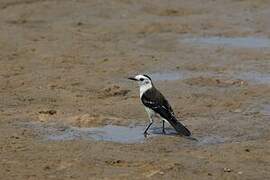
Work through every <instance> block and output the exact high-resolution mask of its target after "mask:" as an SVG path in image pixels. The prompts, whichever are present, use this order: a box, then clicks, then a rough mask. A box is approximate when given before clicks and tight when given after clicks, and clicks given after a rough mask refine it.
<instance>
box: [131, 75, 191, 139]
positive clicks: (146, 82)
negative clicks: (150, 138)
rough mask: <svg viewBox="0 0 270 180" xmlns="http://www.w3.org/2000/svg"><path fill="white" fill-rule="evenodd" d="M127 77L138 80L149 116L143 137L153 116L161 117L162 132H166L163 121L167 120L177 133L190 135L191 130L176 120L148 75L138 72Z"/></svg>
mask: <svg viewBox="0 0 270 180" xmlns="http://www.w3.org/2000/svg"><path fill="white" fill-rule="evenodd" d="M128 79H129V80H133V81H136V82H138V84H139V87H140V99H141V101H142V104H143V105H144V107H145V110H146V112H147V114H148V116H149V120H150V123H149V124H148V126H147V127H146V129H145V131H144V136H145V137H146V136H147V135H149V134H148V132H147V131H148V129H149V128H150V126H151V125H152V124H153V118H154V117H160V118H161V119H162V132H163V134H166V132H165V122H167V123H168V124H170V125H171V126H172V127H173V128H174V129H175V130H176V132H178V133H179V134H181V135H184V136H191V132H190V131H189V130H188V129H187V128H186V127H185V126H184V125H183V124H181V123H180V122H179V121H178V120H177V118H176V117H175V114H174V112H173V109H172V107H171V105H170V104H169V102H168V101H167V100H166V98H165V97H164V96H163V95H162V94H161V92H160V91H159V90H158V89H157V88H156V87H155V86H154V84H153V81H152V79H151V78H150V77H149V76H148V75H145V74H139V75H136V76H135V77H129V78H128Z"/></svg>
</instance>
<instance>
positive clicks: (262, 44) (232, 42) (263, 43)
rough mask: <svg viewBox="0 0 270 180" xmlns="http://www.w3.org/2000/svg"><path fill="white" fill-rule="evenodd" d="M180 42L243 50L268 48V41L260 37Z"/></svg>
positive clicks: (218, 38) (269, 42)
mask: <svg viewBox="0 0 270 180" xmlns="http://www.w3.org/2000/svg"><path fill="white" fill-rule="evenodd" d="M181 41H184V42H188V43H197V44H209V45H223V46H232V47H244V48H269V47H270V39H269V38H262V37H219V36H211V37H195V38H185V39H182V40H181Z"/></svg>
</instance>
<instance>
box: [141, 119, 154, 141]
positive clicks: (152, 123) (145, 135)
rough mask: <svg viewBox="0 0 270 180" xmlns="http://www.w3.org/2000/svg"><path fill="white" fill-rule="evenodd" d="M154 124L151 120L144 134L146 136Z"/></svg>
mask: <svg viewBox="0 0 270 180" xmlns="http://www.w3.org/2000/svg"><path fill="white" fill-rule="evenodd" d="M152 124H153V122H150V124H149V125H148V126H147V128H146V129H145V131H144V133H143V134H144V136H145V137H146V136H147V135H148V133H147V131H148V129H149V128H150V126H151V125H152Z"/></svg>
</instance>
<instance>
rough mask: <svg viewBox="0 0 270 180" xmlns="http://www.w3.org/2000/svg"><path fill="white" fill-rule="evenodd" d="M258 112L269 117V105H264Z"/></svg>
mask: <svg viewBox="0 0 270 180" xmlns="http://www.w3.org/2000/svg"><path fill="white" fill-rule="evenodd" d="M260 112H261V114H263V115H265V116H270V104H264V105H263V107H262V110H261V111H260Z"/></svg>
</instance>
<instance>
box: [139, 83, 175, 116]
mask: <svg viewBox="0 0 270 180" xmlns="http://www.w3.org/2000/svg"><path fill="white" fill-rule="evenodd" d="M141 100H142V103H143V104H144V105H145V106H146V107H148V108H150V109H152V110H153V111H155V112H156V113H158V114H159V115H160V116H161V117H163V118H165V119H167V120H170V119H171V118H172V116H174V113H173V110H172V108H171V106H170V104H169V103H168V101H167V100H166V99H165V98H164V96H163V95H162V94H161V93H160V92H159V91H158V90H157V89H153V88H152V89H149V90H148V91H146V92H145V93H144V94H143V95H142V98H141Z"/></svg>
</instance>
